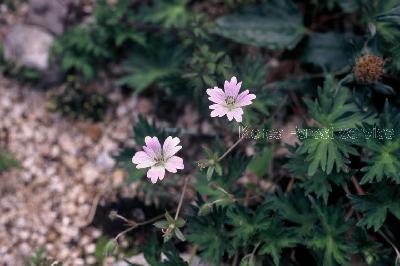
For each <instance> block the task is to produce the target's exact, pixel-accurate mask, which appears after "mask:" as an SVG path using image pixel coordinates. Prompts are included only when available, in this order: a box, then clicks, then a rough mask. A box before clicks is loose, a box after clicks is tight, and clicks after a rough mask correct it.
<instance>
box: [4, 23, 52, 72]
mask: <svg viewBox="0 0 400 266" xmlns="http://www.w3.org/2000/svg"><path fill="white" fill-rule="evenodd" d="M53 42H54V37H53V36H52V35H51V34H50V33H48V32H47V31H45V30H43V29H41V28H40V27H37V26H30V25H23V24H18V25H14V26H13V27H12V28H11V29H10V32H9V33H8V35H7V37H6V40H5V42H4V57H5V58H6V59H7V60H10V61H13V62H15V63H16V64H17V65H20V66H26V67H32V68H36V69H39V70H46V69H47V67H48V64H49V62H48V61H49V53H50V48H51V46H52V45H53Z"/></svg>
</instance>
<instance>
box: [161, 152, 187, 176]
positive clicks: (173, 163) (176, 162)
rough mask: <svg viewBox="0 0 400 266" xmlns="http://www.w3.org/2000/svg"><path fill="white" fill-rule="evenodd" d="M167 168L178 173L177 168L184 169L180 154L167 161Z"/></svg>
mask: <svg viewBox="0 0 400 266" xmlns="http://www.w3.org/2000/svg"><path fill="white" fill-rule="evenodd" d="M165 169H167V171H169V172H171V173H176V170H177V169H184V165H183V159H182V158H181V157H178V156H172V157H171V158H169V159H168V161H167V162H166V163H165Z"/></svg>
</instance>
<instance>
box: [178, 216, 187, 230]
mask: <svg viewBox="0 0 400 266" xmlns="http://www.w3.org/2000/svg"><path fill="white" fill-rule="evenodd" d="M185 224H186V221H185V220H183V219H182V218H178V219H177V220H176V227H178V228H181V227H183V226H185Z"/></svg>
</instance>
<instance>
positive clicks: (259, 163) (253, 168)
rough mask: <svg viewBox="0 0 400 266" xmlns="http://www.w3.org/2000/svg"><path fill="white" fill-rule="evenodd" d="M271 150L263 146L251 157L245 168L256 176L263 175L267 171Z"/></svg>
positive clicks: (271, 154)
mask: <svg viewBox="0 0 400 266" xmlns="http://www.w3.org/2000/svg"><path fill="white" fill-rule="evenodd" d="M272 156H273V150H272V149H271V148H269V147H265V148H264V149H263V150H262V151H260V152H259V153H258V154H257V155H256V156H255V157H254V158H252V159H251V161H250V163H249V164H248V166H247V169H248V170H249V171H250V172H252V173H253V174H255V175H256V176H258V177H260V178H261V177H263V176H264V175H265V174H266V173H267V172H268V167H269V164H270V163H271V160H272Z"/></svg>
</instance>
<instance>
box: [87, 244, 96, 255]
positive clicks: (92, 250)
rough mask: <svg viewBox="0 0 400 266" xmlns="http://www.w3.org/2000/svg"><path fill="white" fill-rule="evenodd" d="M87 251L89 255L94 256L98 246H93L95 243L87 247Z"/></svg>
mask: <svg viewBox="0 0 400 266" xmlns="http://www.w3.org/2000/svg"><path fill="white" fill-rule="evenodd" d="M85 251H86V253H87V254H93V253H94V252H95V251H96V245H95V244H93V243H92V244H90V245H87V246H86V247H85Z"/></svg>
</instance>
